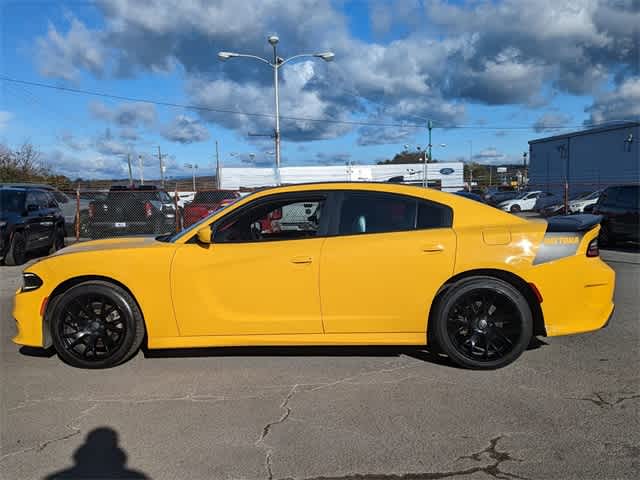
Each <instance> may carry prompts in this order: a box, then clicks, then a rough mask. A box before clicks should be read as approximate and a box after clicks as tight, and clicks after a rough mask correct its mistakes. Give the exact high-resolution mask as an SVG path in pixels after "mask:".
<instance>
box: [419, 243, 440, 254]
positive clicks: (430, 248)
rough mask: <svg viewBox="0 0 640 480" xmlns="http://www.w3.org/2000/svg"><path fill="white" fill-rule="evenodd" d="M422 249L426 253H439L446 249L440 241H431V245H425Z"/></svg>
mask: <svg viewBox="0 0 640 480" xmlns="http://www.w3.org/2000/svg"><path fill="white" fill-rule="evenodd" d="M422 251H423V252H425V253H438V252H442V251H444V246H443V245H441V244H439V243H431V244H429V245H424V246H423V247H422Z"/></svg>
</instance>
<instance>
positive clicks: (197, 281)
mask: <svg viewBox="0 0 640 480" xmlns="http://www.w3.org/2000/svg"><path fill="white" fill-rule="evenodd" d="M327 201H328V195H327V194H324V193H321V192H320V193H317V192H308V193H304V192H303V193H295V194H290V193H287V194H278V195H272V196H269V197H266V198H265V197H263V198H259V199H256V200H254V201H253V202H251V203H250V204H248V205H246V206H243V207H241V208H240V209H236V210H234V211H231V212H229V214H227V215H226V216H224V217H223V218H222V219H220V220H218V221H217V222H216V223H215V225H213V232H212V239H213V243H211V244H208V245H202V244H200V243H198V242H197V241H196V240H195V239H194V240H191V241H189V242H187V243H185V244H184V245H182V246H181V247H180V248H179V249H178V250H177V252H176V255H175V257H174V260H173V264H172V275H171V282H172V292H173V301H174V308H175V313H176V317H177V321H178V327H179V330H180V334H181V335H188V336H192V335H265V334H267V335H280V334H322V319H321V316H320V293H319V285H318V276H319V267H320V251H321V247H322V244H323V243H324V241H325V238H324V237H325V235H324V232H326V226H325V223H326V219H325V218H324V216H323V215H322V211H323V210H324V207H325V205H326V204H327ZM283 209H284V210H289V211H291V210H296V209H297V210H298V211H299V213H298V217H300V216H302V217H304V218H305V220H306V221H305V222H301V223H299V224H298V225H297V226H296V228H295V229H286V230H285V229H281V228H280V223H279V219H281V218H282V211H283Z"/></svg>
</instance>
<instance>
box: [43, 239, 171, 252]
mask: <svg viewBox="0 0 640 480" xmlns="http://www.w3.org/2000/svg"><path fill="white" fill-rule="evenodd" d="M163 245H170V244H168V243H166V242H160V241H158V240H156V239H155V238H154V237H119V238H108V239H105V240H91V241H89V242H78V243H74V244H73V245H70V246H68V247H65V248H63V249H62V250H58V251H57V252H56V253H54V254H53V256H56V255H67V254H70V253H79V252H96V251H104V250H121V249H122V250H124V249H131V248H153V247H158V246H163Z"/></svg>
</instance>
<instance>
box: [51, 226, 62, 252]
mask: <svg viewBox="0 0 640 480" xmlns="http://www.w3.org/2000/svg"><path fill="white" fill-rule="evenodd" d="M64 246H65V245H64V228H63V227H56V229H55V231H54V232H53V238H52V240H51V247H49V253H50V254H51V253H55V252H57V251H58V250H61V249H63V248H64Z"/></svg>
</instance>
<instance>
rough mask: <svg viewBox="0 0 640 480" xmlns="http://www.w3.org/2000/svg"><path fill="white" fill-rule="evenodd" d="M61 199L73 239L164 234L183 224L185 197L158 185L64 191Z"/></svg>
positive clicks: (68, 228)
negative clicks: (161, 188) (153, 186)
mask: <svg viewBox="0 0 640 480" xmlns="http://www.w3.org/2000/svg"><path fill="white" fill-rule="evenodd" d="M63 194H64V197H65V198H61V199H58V204H59V205H60V208H61V209H62V211H63V214H64V217H65V223H66V231H67V237H70V239H71V240H73V241H81V240H93V239H103V238H112V237H121V236H131V235H148V236H152V235H163V234H168V233H174V232H177V231H180V230H181V229H182V227H183V215H182V212H183V206H181V205H180V203H182V204H183V205H184V200H185V198H184V197H183V198H182V202H181V198H180V197H179V196H175V195H169V194H168V193H167V192H166V191H164V190H160V189H156V188H142V187H139V188H135V189H131V188H126V187H124V188H112V189H110V190H81V189H78V190H75V191H65V192H63Z"/></svg>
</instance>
